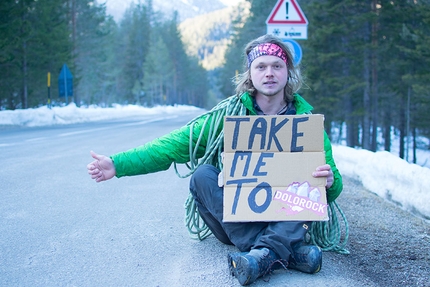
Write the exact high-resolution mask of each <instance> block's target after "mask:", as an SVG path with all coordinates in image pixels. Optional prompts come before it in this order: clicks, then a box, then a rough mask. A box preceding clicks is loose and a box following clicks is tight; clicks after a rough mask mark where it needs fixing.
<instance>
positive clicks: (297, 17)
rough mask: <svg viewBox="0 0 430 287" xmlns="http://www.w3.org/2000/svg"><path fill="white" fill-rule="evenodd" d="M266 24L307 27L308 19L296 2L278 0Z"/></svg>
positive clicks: (293, 0) (292, 0)
mask: <svg viewBox="0 0 430 287" xmlns="http://www.w3.org/2000/svg"><path fill="white" fill-rule="evenodd" d="M266 24H278V25H282V24H289V25H293V24H299V25H307V24H308V19H306V17H305V14H304V13H303V11H302V9H301V8H300V6H299V4H298V3H296V1H295V0H278V3H276V5H275V7H274V8H273V10H272V12H271V13H270V16H269V18H267V20H266Z"/></svg>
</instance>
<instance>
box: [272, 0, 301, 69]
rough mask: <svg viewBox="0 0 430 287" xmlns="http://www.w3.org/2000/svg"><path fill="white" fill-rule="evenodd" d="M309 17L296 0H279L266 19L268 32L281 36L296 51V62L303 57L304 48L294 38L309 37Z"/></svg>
mask: <svg viewBox="0 0 430 287" xmlns="http://www.w3.org/2000/svg"><path fill="white" fill-rule="evenodd" d="M308 23H309V22H308V19H307V18H306V16H305V14H304V13H303V11H302V9H301V8H300V6H299V4H298V3H296V0H278V2H277V3H276V5H275V7H274V8H273V9H272V12H271V13H270V15H269V17H268V18H267V20H266V25H267V34H272V35H275V36H277V37H279V38H281V39H282V40H283V41H284V42H285V43H287V45H288V46H290V49H291V52H293V53H294V63H295V64H296V65H297V64H299V63H300V61H301V59H302V48H301V47H300V45H299V44H298V43H297V42H296V41H294V40H293V39H302V40H306V39H307V38H308Z"/></svg>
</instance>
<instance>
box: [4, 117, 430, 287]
mask: <svg viewBox="0 0 430 287" xmlns="http://www.w3.org/2000/svg"><path fill="white" fill-rule="evenodd" d="M193 116H194V115H192V114H189V113H188V114H182V115H179V116H178V117H176V118H170V119H166V118H163V116H161V115H160V116H151V117H148V118H145V117H144V116H142V117H141V118H133V119H130V120H122V121H111V122H99V123H91V124H79V125H70V126H57V127H42V128H19V127H16V128H4V127H3V128H1V127H0V196H1V197H0V286H189V287H191V286H239V284H238V282H237V280H236V279H235V278H233V277H231V276H230V275H229V273H228V268H227V253H228V252H231V251H235V250H236V249H235V248H234V247H233V246H226V245H223V244H222V243H220V242H218V241H217V240H216V239H215V238H214V237H213V236H211V237H209V238H208V239H206V240H204V241H202V242H199V241H196V240H193V239H190V237H189V235H188V232H187V230H186V228H185V227H184V213H185V210H184V202H185V199H186V197H187V195H188V180H187V179H180V178H178V177H177V176H176V174H175V172H174V170H173V169H170V170H168V171H166V172H160V173H156V174H151V175H145V176H136V177H126V178H121V179H113V180H111V181H108V182H104V183H99V184H97V183H95V182H93V181H92V180H90V178H89V176H88V174H87V172H86V165H87V163H89V162H90V161H91V160H92V159H91V157H90V154H89V151H90V150H94V151H96V152H98V153H102V154H106V155H109V154H112V153H115V152H119V151H122V150H126V149H129V148H133V147H135V146H138V145H140V144H143V143H145V142H147V141H149V140H151V139H153V138H155V137H157V136H161V135H163V134H165V133H167V132H169V131H170V130H172V129H174V128H177V127H180V126H181V125H183V124H185V123H186V122H187V121H188V120H189V119H191V118H192V117H193ZM344 180H345V189H344V192H343V193H342V195H341V196H340V198H339V199H338V203H339V204H340V206H341V207H342V209H343V210H344V212H345V213H346V215H347V217H348V222H349V227H350V238H349V241H348V245H347V248H348V250H349V251H350V252H351V254H350V255H342V254H336V253H331V252H326V253H324V257H323V260H324V262H323V268H322V270H321V272H319V273H318V274H315V275H308V274H303V273H299V272H296V271H293V270H278V271H275V272H274V273H273V274H272V275H270V276H267V277H265V278H264V279H260V280H258V281H257V282H256V283H254V284H253V285H252V286H390V287H393V286H430V281H429V280H430V279H429V277H430V224H429V222H426V221H424V220H422V219H420V218H417V217H414V216H412V215H411V214H409V213H407V212H405V211H403V210H401V209H400V208H398V207H397V206H395V205H393V204H391V203H388V202H386V201H384V200H382V199H380V198H378V197H377V196H376V195H374V194H371V193H369V192H368V191H366V190H364V189H363V187H362V186H361V185H360V184H359V183H357V182H354V181H352V180H350V179H348V178H345V179H344Z"/></svg>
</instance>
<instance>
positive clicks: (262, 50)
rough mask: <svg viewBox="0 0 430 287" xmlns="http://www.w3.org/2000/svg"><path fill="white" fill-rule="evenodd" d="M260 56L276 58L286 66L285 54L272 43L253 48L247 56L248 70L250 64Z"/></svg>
mask: <svg viewBox="0 0 430 287" xmlns="http://www.w3.org/2000/svg"><path fill="white" fill-rule="evenodd" d="M260 56H276V57H279V58H281V59H282V60H283V61H284V62H285V63H286V64H287V65H288V58H287V53H285V51H284V50H282V48H281V47H280V46H278V45H276V44H273V43H264V44H260V45H258V46H255V47H254V48H253V49H252V50H251V52H249V54H248V68H249V67H251V63H252V62H253V61H254V60H255V59H257V58H258V57H260Z"/></svg>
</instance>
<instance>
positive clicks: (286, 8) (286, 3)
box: [285, 2, 288, 19]
mask: <svg viewBox="0 0 430 287" xmlns="http://www.w3.org/2000/svg"><path fill="white" fill-rule="evenodd" d="M285 12H287V14H286V16H285V18H286V19H288V2H285Z"/></svg>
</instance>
